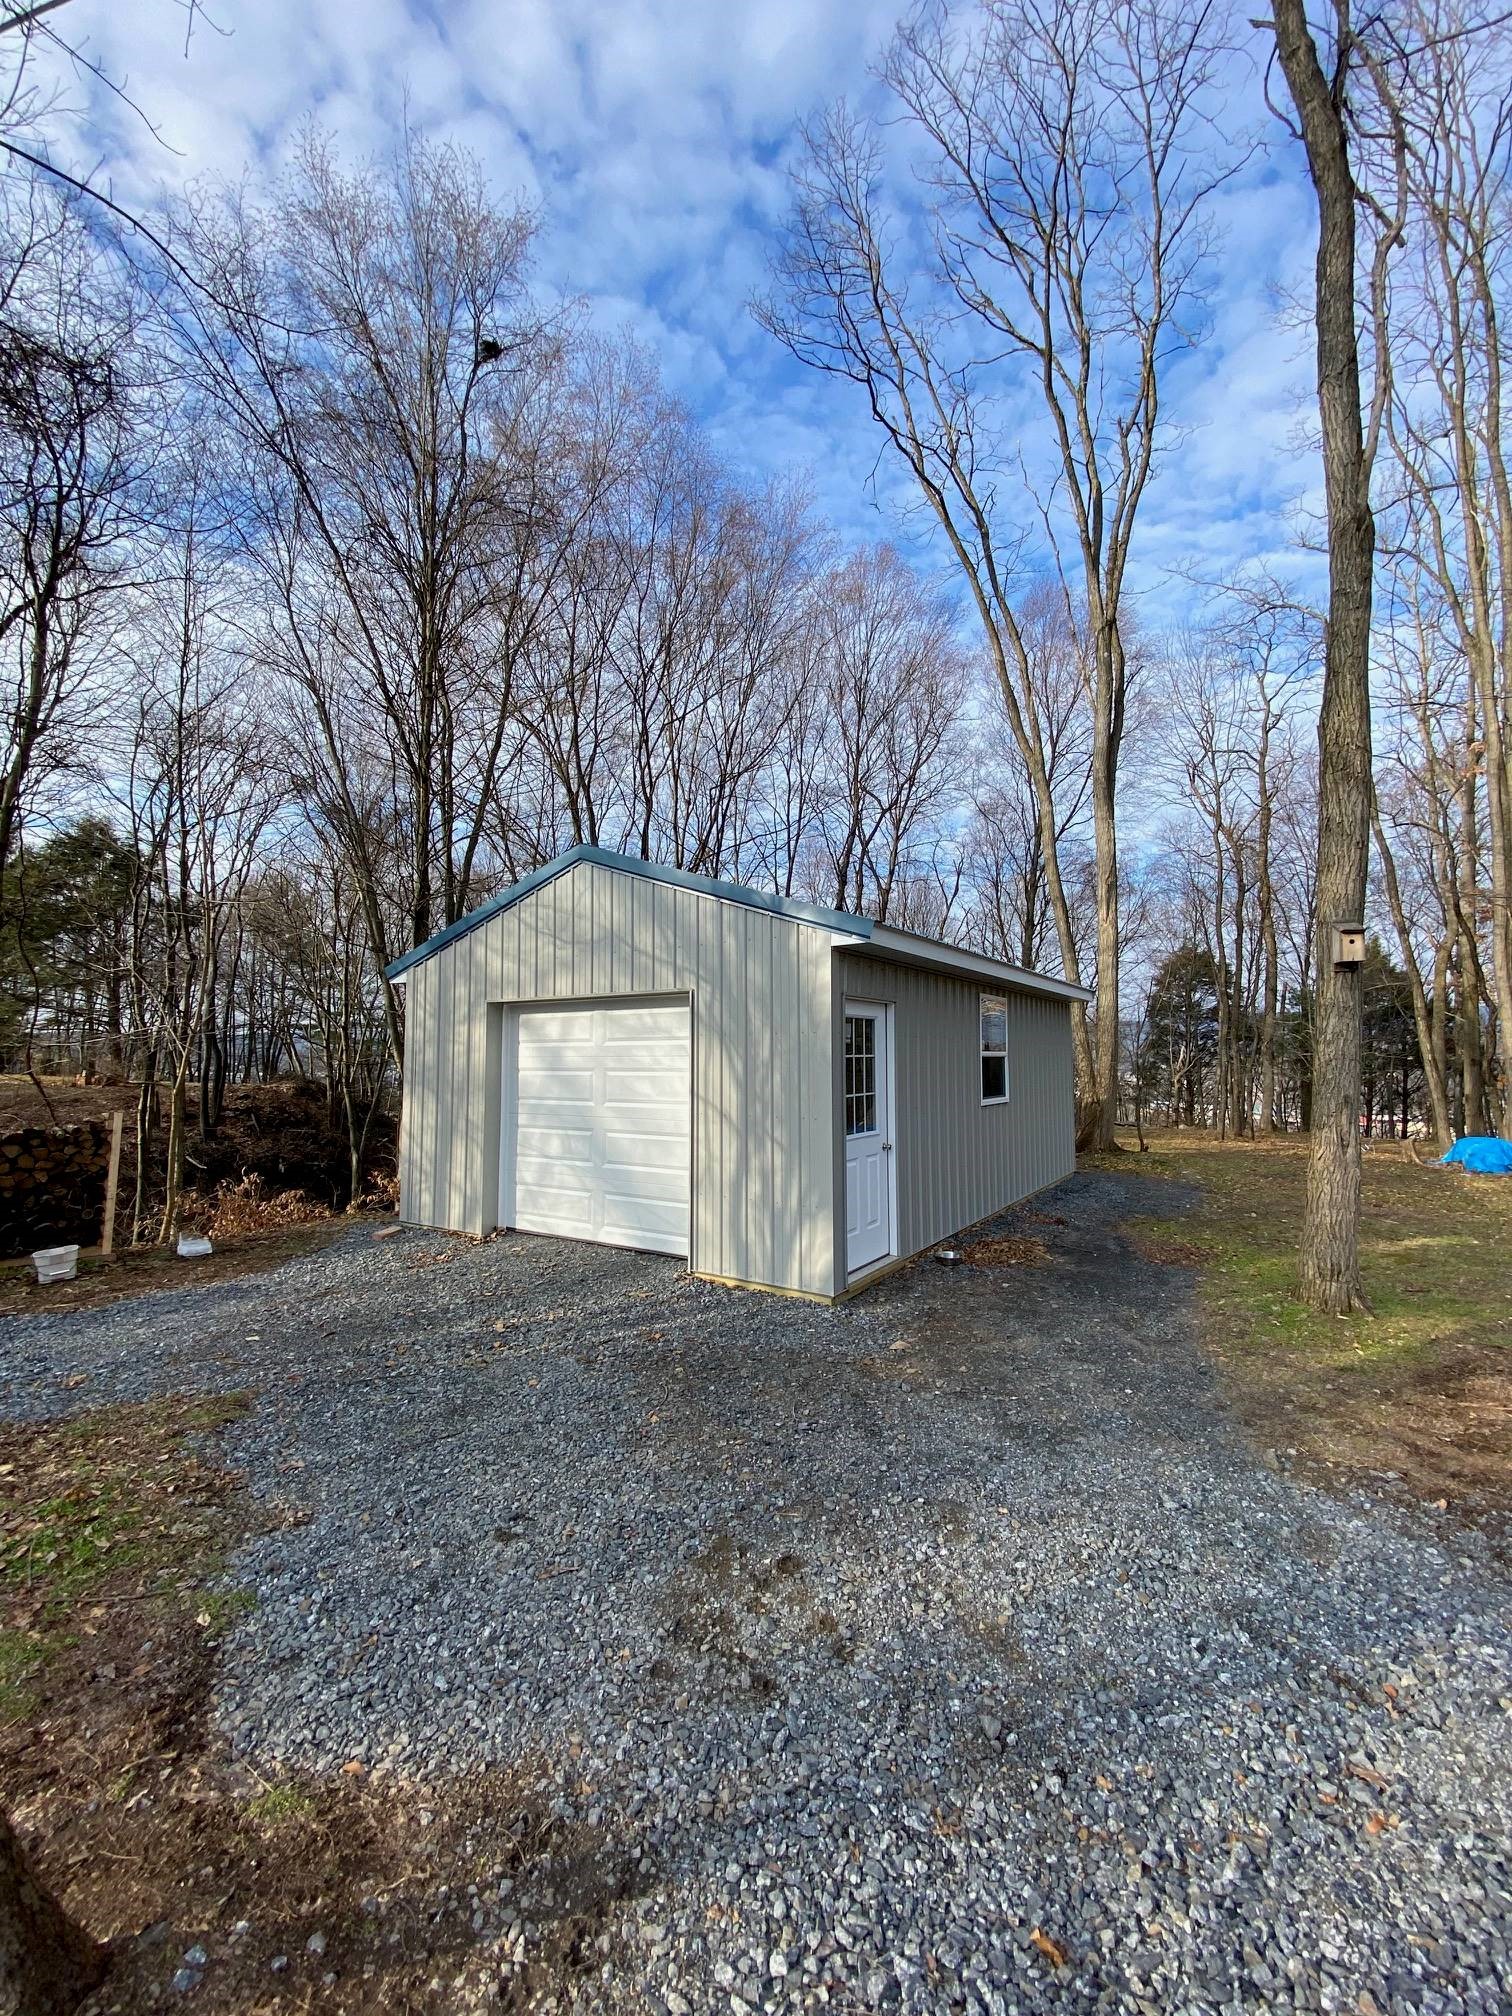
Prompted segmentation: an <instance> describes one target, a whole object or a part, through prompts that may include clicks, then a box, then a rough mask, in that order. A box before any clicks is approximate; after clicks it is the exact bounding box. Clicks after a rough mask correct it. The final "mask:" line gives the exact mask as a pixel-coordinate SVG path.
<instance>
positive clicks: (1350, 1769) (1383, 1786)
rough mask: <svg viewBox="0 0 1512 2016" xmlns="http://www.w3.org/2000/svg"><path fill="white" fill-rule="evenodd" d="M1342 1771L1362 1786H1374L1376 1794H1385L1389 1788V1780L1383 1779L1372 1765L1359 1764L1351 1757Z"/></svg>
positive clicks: (1357, 1760) (1356, 1759)
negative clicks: (1356, 1779) (1358, 1781)
mask: <svg viewBox="0 0 1512 2016" xmlns="http://www.w3.org/2000/svg"><path fill="white" fill-rule="evenodd" d="M1344 1770H1345V1772H1346V1774H1347V1775H1348V1776H1349V1777H1351V1778H1358V1779H1359V1780H1360V1782H1361V1783H1362V1784H1364V1785H1371V1786H1374V1788H1375V1790H1376V1791H1377V1792H1385V1791H1387V1790H1389V1788H1390V1785H1391V1780H1390V1779H1389V1778H1383V1777H1382V1776H1381V1774H1380V1772H1379V1771H1377V1770H1376V1768H1375V1767H1374V1765H1372V1764H1364V1763H1361V1762H1360V1761H1359V1759H1358V1758H1355V1757H1351V1758H1350V1760H1349V1762H1348V1763H1347V1764H1346V1765H1345V1766H1344Z"/></svg>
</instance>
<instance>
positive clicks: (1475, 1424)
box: [1117, 1133, 1512, 1504]
mask: <svg viewBox="0 0 1512 2016" xmlns="http://www.w3.org/2000/svg"><path fill="white" fill-rule="evenodd" d="M1307 1153H1308V1144H1307V1142H1306V1141H1305V1140H1303V1139H1301V1138H1299V1137H1296V1136H1292V1137H1289V1138H1282V1139H1279V1140H1276V1141H1272V1142H1233V1141H1229V1142H1219V1141H1217V1140H1216V1139H1214V1138H1213V1137H1211V1136H1208V1135H1201V1134H1196V1133H1191V1134H1188V1133H1170V1134H1163V1135H1160V1136H1157V1137H1154V1138H1153V1139H1152V1142H1151V1152H1150V1153H1149V1154H1147V1155H1141V1156H1138V1157H1137V1158H1134V1157H1128V1156H1119V1157H1118V1158H1117V1166H1118V1168H1119V1169H1120V1171H1121V1172H1126V1173H1138V1174H1140V1175H1145V1174H1148V1175H1151V1176H1156V1177H1168V1178H1171V1179H1175V1180H1179V1181H1181V1182H1184V1183H1187V1184H1190V1185H1191V1186H1193V1187H1194V1188H1195V1190H1196V1191H1197V1202H1196V1205H1195V1207H1194V1208H1193V1209H1192V1210H1191V1211H1190V1212H1188V1213H1186V1214H1184V1215H1183V1216H1182V1217H1180V1218H1177V1219H1168V1218H1139V1219H1135V1220H1133V1221H1131V1223H1130V1224H1129V1225H1128V1227H1127V1228H1126V1229H1127V1231H1128V1233H1129V1236H1130V1238H1131V1239H1132V1241H1133V1243H1134V1244H1135V1245H1136V1246H1137V1247H1138V1249H1139V1250H1140V1251H1141V1252H1142V1253H1144V1254H1145V1255H1146V1256H1147V1257H1148V1258H1150V1259H1152V1260H1156V1261H1167V1262H1169V1263H1171V1264H1173V1265H1183V1266H1191V1267H1193V1268H1194V1269H1195V1270H1196V1275H1197V1286H1196V1293H1197V1305H1198V1312H1199V1318H1200V1323H1201V1328H1202V1333H1203V1337H1204V1340H1205V1342H1206V1343H1207V1345H1208V1347H1209V1349H1210V1350H1211V1351H1212V1352H1213V1355H1214V1356H1215V1357H1216V1358H1218V1359H1219V1361H1220V1362H1221V1363H1222V1364H1223V1365H1224V1366H1225V1368H1226V1369H1227V1371H1228V1372H1229V1374H1230V1379H1231V1385H1232V1386H1233V1388H1234V1390H1235V1391H1237V1392H1238V1393H1239V1394H1240V1397H1241V1398H1242V1400H1243V1401H1244V1403H1245V1405H1246V1407H1247V1409H1248V1411H1249V1412H1250V1414H1251V1418H1252V1419H1255V1420H1257V1421H1260V1422H1262V1423H1266V1424H1268V1425H1269V1426H1270V1428H1271V1429H1272V1430H1273V1431H1274V1432H1273V1436H1272V1439H1274V1440H1277V1441H1282V1440H1286V1441H1293V1442H1296V1443H1298V1444H1299V1445H1307V1446H1310V1447H1311V1448H1312V1449H1313V1450H1314V1451H1316V1452H1317V1453H1319V1455H1320V1460H1328V1461H1329V1462H1331V1463H1338V1462H1348V1463H1349V1464H1352V1465H1353V1466H1354V1467H1359V1468H1366V1467H1374V1468H1378V1469H1382V1470H1386V1469H1389V1470H1391V1471H1392V1472H1393V1473H1395V1474H1397V1475H1400V1476H1403V1477H1407V1478H1409V1479H1411V1480H1412V1481H1413V1482H1414V1483H1415V1485H1417V1486H1418V1487H1419V1488H1421V1490H1422V1491H1423V1492H1424V1493H1425V1494H1427V1495H1430V1496H1439V1495H1444V1494H1448V1495H1449V1496H1454V1495H1456V1493H1458V1494H1459V1495H1460V1496H1461V1497H1464V1498H1469V1497H1471V1496H1474V1497H1476V1498H1478V1499H1480V1500H1482V1501H1484V1502H1486V1503H1488V1504H1490V1503H1493V1502H1501V1500H1502V1499H1503V1498H1504V1497H1505V1496H1507V1495H1509V1494H1512V1447H1509V1443H1508V1427H1507V1423H1508V1419H1509V1414H1508V1406H1507V1399H1508V1395H1509V1394H1512V1265H1509V1259H1508V1256H1509V1254H1512V1180H1508V1179H1507V1178H1504V1177H1503V1178H1497V1177H1474V1176H1467V1175H1463V1174H1461V1173H1459V1172H1457V1171H1452V1170H1446V1169H1441V1168H1435V1167H1433V1166H1431V1165H1429V1164H1420V1163H1418V1162H1416V1161H1414V1160H1412V1159H1410V1158H1409V1157H1407V1156H1406V1155H1404V1154H1403V1153H1402V1151H1401V1149H1400V1147H1399V1146H1391V1145H1383V1146H1381V1147H1378V1148H1373V1149H1368V1150H1367V1151H1366V1154H1365V1163H1364V1182H1363V1193H1362V1204H1361V1219H1360V1260H1361V1269H1362V1273H1363V1277H1364V1284H1365V1292H1366V1295H1367V1297H1368V1299H1369V1301H1370V1305H1371V1306H1370V1309H1369V1311H1368V1312H1361V1313H1359V1314H1356V1315H1351V1316H1342V1317H1340V1316H1320V1315H1318V1314H1317V1313H1316V1312H1315V1311H1313V1310H1311V1309H1309V1308H1307V1307H1306V1306H1305V1305H1304V1304H1303V1303H1302V1301H1301V1300H1300V1299H1299V1297H1298V1294H1297V1285H1296V1282H1297V1249H1298V1243H1299V1240H1300V1237H1301V1228H1302V1214H1303V1205H1304V1200H1305V1191H1306V1176H1307Z"/></svg>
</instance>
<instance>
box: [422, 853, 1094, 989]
mask: <svg viewBox="0 0 1512 2016" xmlns="http://www.w3.org/2000/svg"><path fill="white" fill-rule="evenodd" d="M583 862H587V863H589V864H591V865H592V866H593V867H596V868H610V869H613V870H614V872H615V873H616V874H620V875H640V876H643V877H644V878H645V879H646V880H647V881H648V882H661V883H664V884H666V885H667V886H668V887H669V888H673V889H690V890H692V891H693V892H694V893H695V894H696V895H699V896H714V897H717V898H718V899H719V900H720V901H721V902H724V903H739V904H742V905H743V906H744V907H745V908H746V909H749V910H767V911H770V912H771V913H772V914H773V915H774V916H777V917H788V918H791V919H792V920H793V921H794V922H795V923H799V924H813V925H816V926H817V927H818V928H819V929H820V930H822V931H829V932H832V933H834V934H835V935H836V936H837V937H840V938H843V939H845V940H847V941H849V942H848V947H847V949H849V950H851V951H856V952H869V953H871V954H873V955H874V956H877V957H881V958H896V959H900V960H902V961H903V962H904V963H905V964H906V963H910V962H912V963H916V964H920V965H930V966H936V967H943V968H945V969H947V970H949V971H952V972H957V973H964V974H969V975H971V976H972V977H974V978H977V979H985V980H997V981H1000V982H1001V983H1002V984H1004V985H1006V986H1012V987H1021V988H1024V989H1026V990H1027V991H1028V992H1031V993H1036V994H1051V995H1055V996H1057V997H1059V998H1061V999H1063V1000H1069V1001H1090V1000H1091V998H1092V996H1091V994H1090V993H1089V992H1088V991H1087V989H1086V988H1085V987H1076V986H1073V985H1072V983H1071V982H1070V981H1068V980H1052V979H1051V978H1050V977H1049V976H1048V975H1047V974H1043V973H1030V972H1028V971H1027V970H1026V969H1024V968H1022V967H1018V966H1010V965H1008V964H1007V963H1006V962H1005V961H1003V960H1001V959H988V958H985V957H983V956H982V955H981V954H979V953H975V952H964V951H962V950H961V948H960V947H959V946H957V945H947V944H946V943H945V941H944V939H942V938H925V937H921V936H919V935H918V934H917V933H915V932H912V931H895V930H893V929H892V928H891V926H888V925H882V924H878V923H877V922H876V921H875V919H873V918H871V917H855V916H852V915H851V913H850V912H849V911H848V910H826V909H825V908H824V907H823V905H822V904H818V903H805V902H803V901H802V900H801V899H800V898H799V897H796V896H778V895H775V894H773V893H772V892H771V891H770V890H766V889H748V888H747V887H746V885H745V884H744V883H743V882H722V881H720V880H719V879H718V878H717V877H715V876H713V875H694V874H692V873H690V872H689V870H688V869H686V868H667V867H664V866H663V865H662V864H661V863H660V862H658V861H642V860H640V859H639V858H638V857H637V856H635V855H633V854H614V853H611V852H610V850H609V849H608V848H607V847H586V846H585V847H569V848H568V850H567V852H566V853H565V854H559V855H558V856H557V858H556V859H555V860H554V861H548V862H547V863H546V865H545V866H544V867H543V868H537V869H536V870H535V871H534V872H533V873H532V874H529V875H526V876H523V877H522V878H521V879H520V880H519V881H518V882H512V883H511V884H510V886H509V887H508V888H507V889H501V890H500V891H499V893H498V895H497V896H494V897H491V898H490V900H489V901H488V902H487V903H480V904H479V906H478V908H477V909H476V910H469V911H468V913H467V915H466V916H465V917H459V918H458V919H457V921H456V923H455V924H448V925H447V926H446V928H445V930H443V931H437V932H435V933H434V934H433V935H432V936H431V937H429V938H427V939H426V940H425V942H424V944H422V945H417V946H415V948H414V949H413V951H410V952H404V953H401V955H400V956H399V958H397V959H395V960H392V961H391V962H390V964H389V965H388V966H386V967H385V968H384V972H385V973H386V974H387V976H388V978H389V979H390V980H398V979H401V978H402V977H403V976H404V975H405V974H406V973H408V972H409V971H410V970H411V968H413V967H415V966H419V965H421V964H422V963H423V962H424V961H425V960H427V959H430V958H432V957H433V956H434V955H435V954H436V953H437V952H440V951H441V950H443V948H444V947H446V946H447V945H452V944H455V943H456V941H457V939H459V938H465V937H466V936H467V934H468V933H469V932H470V931H476V930H477V929H478V927H479V925H481V924H486V923H487V922H488V921H489V919H490V918H491V917H497V916H499V915H500V914H501V913H502V912H503V911H505V910H510V909H513V907H514V905H515V904H516V903H519V902H522V901H523V900H524V899H525V897H527V896H530V895H533V894H534V892H535V891H536V890H537V889H543V888H544V887H545V886H546V884H547V883H548V882H554V881H555V880H556V878H557V876H558V875H565V874H566V872H567V871H568V869H569V868H576V867H577V866H578V865H579V864H580V863H583Z"/></svg>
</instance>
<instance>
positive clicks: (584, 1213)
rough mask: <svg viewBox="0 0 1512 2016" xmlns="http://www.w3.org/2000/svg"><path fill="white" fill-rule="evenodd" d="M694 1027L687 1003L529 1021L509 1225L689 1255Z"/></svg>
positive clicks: (525, 1021)
mask: <svg viewBox="0 0 1512 2016" xmlns="http://www.w3.org/2000/svg"><path fill="white" fill-rule="evenodd" d="M690 1019H691V1018H690V1013H689V1009H688V1005H687V1003H686V1002H672V1003H666V1002H649V1003H641V1002H633V1001H627V1002H620V1003H616V1004H615V1005H613V1006H612V1007H604V1008H524V1009H521V1011H520V1013H519V1015H518V1017H517V1018H516V1020H517V1023H518V1030H519V1033H518V1039H517V1044H518V1047H517V1052H516V1059H515V1073H514V1081H515V1089H514V1171H513V1179H514V1180H513V1193H514V1194H513V1204H512V1206H511V1204H510V1202H509V1200H508V1199H507V1198H506V1199H505V1200H504V1208H505V1213H506V1214H508V1222H509V1223H510V1224H512V1225H514V1226H516V1227H517V1228H518V1229H519V1230H520V1231H522V1232H555V1233H557V1234H558V1235H559V1236H561V1237H563V1238H568V1239H592V1240H594V1241H596V1242H597V1243H598V1244H599V1245H602V1246H639V1247H645V1248H647V1249H649V1250H650V1251H652V1252H656V1253H683V1254H685V1253H686V1252H687V1251H688V1195H689V1187H690V1183H689V1171H690V1166H691V1142H692V1131H691V1130H692V1086H691V1078H690V1067H691V1042H690ZM507 1118H508V1116H507V1115H506V1122H507Z"/></svg>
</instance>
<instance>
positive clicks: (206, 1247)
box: [178, 1232, 215, 1260]
mask: <svg viewBox="0 0 1512 2016" xmlns="http://www.w3.org/2000/svg"><path fill="white" fill-rule="evenodd" d="M214 1251H215V1248H214V1247H213V1246H212V1245H211V1244H210V1241H209V1240H208V1239H204V1238H201V1237H200V1235H199V1234H198V1233H196V1232H181V1233H180V1234H179V1242H178V1256H179V1258H180V1260H203V1259H204V1257H205V1255H206V1254H207V1253H213V1252H214Z"/></svg>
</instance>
